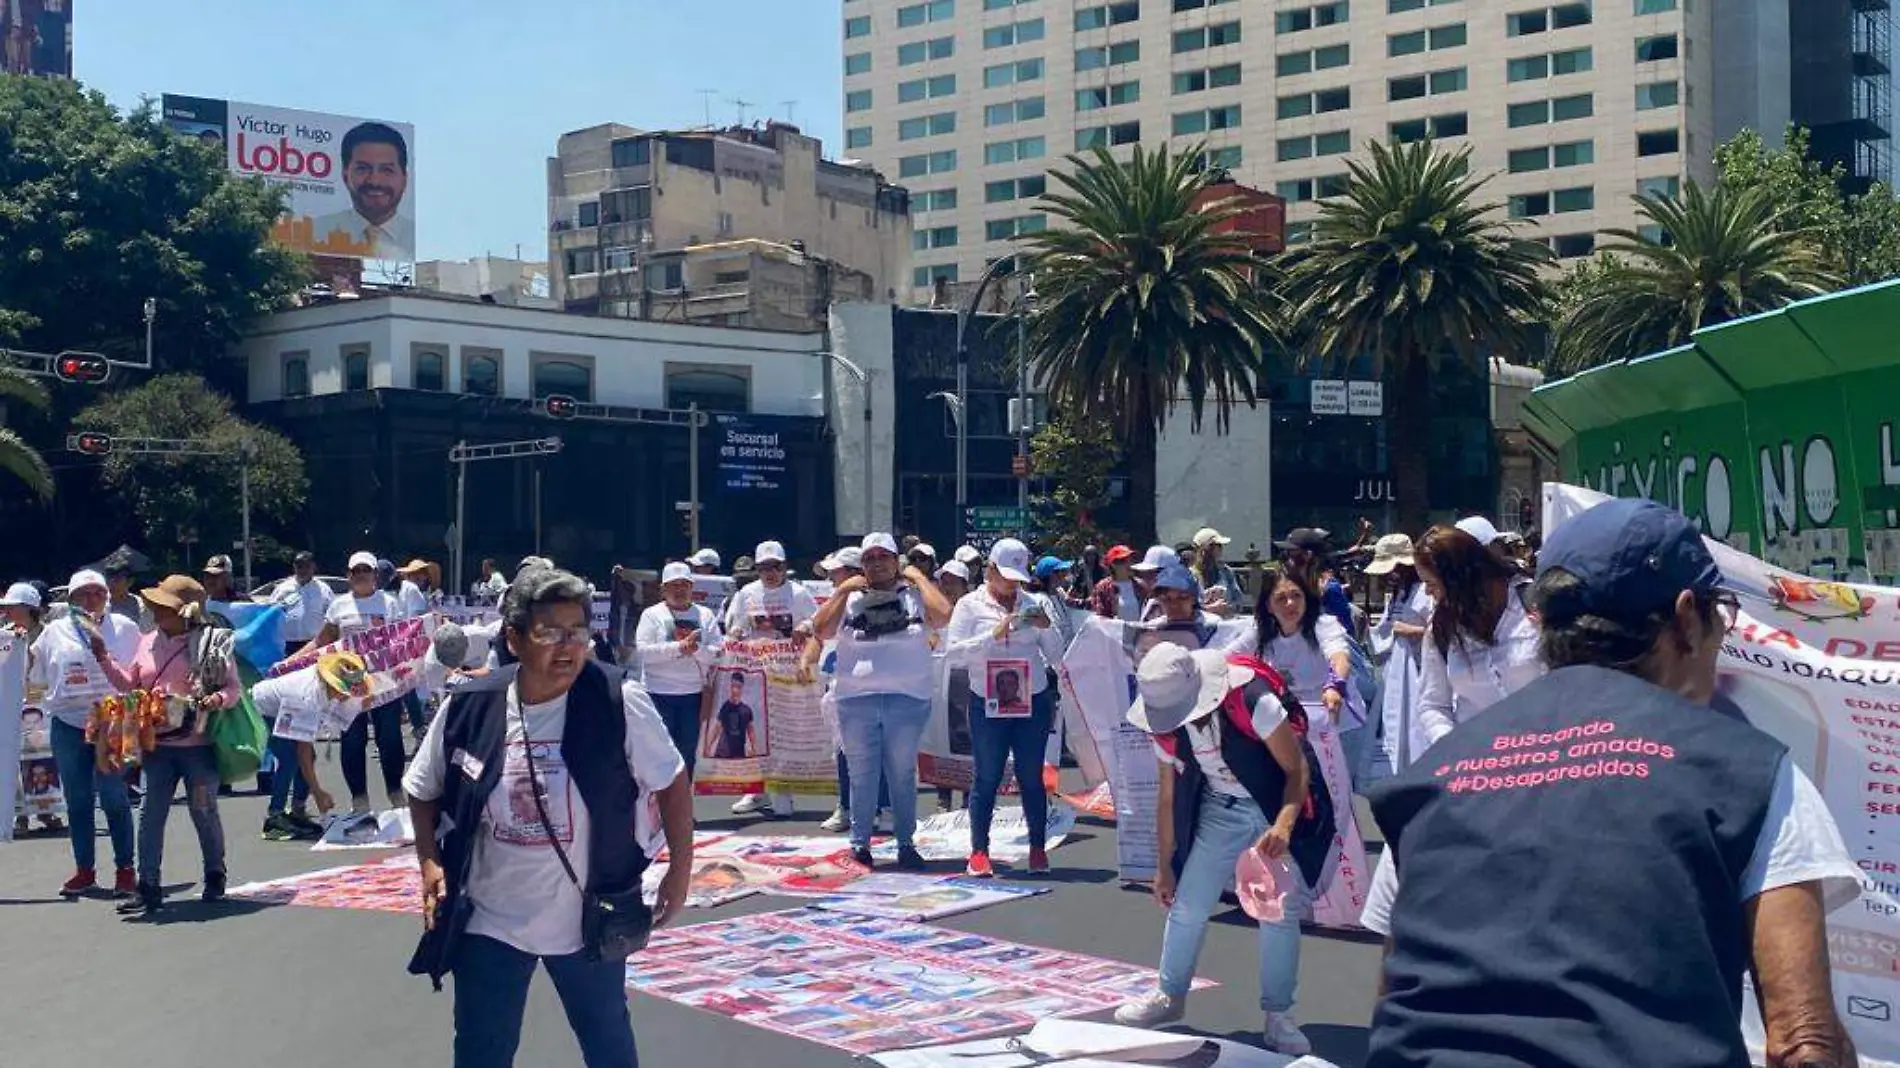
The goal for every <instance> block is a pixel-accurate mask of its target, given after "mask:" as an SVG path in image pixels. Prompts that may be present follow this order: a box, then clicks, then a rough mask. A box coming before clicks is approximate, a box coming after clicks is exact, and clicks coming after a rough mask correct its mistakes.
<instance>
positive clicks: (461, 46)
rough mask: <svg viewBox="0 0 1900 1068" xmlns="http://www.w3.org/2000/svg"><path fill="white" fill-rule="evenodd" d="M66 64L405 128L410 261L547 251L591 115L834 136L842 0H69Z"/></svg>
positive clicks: (94, 78) (112, 80)
mask: <svg viewBox="0 0 1900 1068" xmlns="http://www.w3.org/2000/svg"><path fill="white" fill-rule="evenodd" d="M74 10H75V19H76V26H75V31H74V45H73V65H74V67H75V73H76V74H77V76H78V77H79V79H80V80H81V81H82V82H84V83H85V84H86V85H87V86H88V87H90V88H93V89H96V90H98V91H100V92H103V93H104V94H105V95H106V96H107V98H108V99H110V100H111V101H112V102H113V103H114V104H117V105H119V106H121V107H132V106H135V105H136V104H137V103H138V101H139V99H140V97H142V96H151V97H153V98H156V97H158V96H159V95H161V94H163V93H166V92H172V93H184V94H187V95H192V96H208V97H223V98H225V99H228V100H237V101H242V102H245V103H251V104H269V105H275V106H279V107H291V108H302V109H305V110H309V111H322V112H329V113H332V114H338V115H347V116H361V117H364V118H379V119H390V120H395V121H399V122H408V123H412V124H413V125H414V126H415V128H416V146H415V156H414V168H413V170H414V179H413V186H412V189H413V191H414V195H415V197H416V210H417V224H416V230H417V233H416V237H417V244H418V246H419V247H418V258H420V259H465V258H467V257H470V256H479V255H481V254H483V253H484V252H488V253H493V254H495V255H506V256H512V255H514V254H515V246H516V244H517V243H518V244H519V245H520V246H521V252H522V254H523V255H524V256H525V257H526V258H528V259H540V258H541V257H543V256H545V255H546V254H547V236H546V201H547V178H546V174H547V162H546V161H547V157H548V156H549V155H550V154H551V153H552V152H553V151H554V142H555V139H556V138H557V137H559V136H560V135H561V134H562V133H563V132H565V131H568V130H573V129H578V128H580V127H583V126H591V125H594V124H595V123H601V122H621V123H625V124H627V125H630V126H639V127H646V128H650V129H663V128H669V127H682V126H697V125H700V124H702V123H704V121H705V118H706V104H705V97H704V96H702V95H701V94H700V93H698V92H696V91H695V90H699V89H716V90H718V92H717V94H715V95H714V97H713V103H712V109H713V119H714V121H715V122H731V121H732V120H733V119H734V118H735V115H736V109H735V106H734V105H733V104H731V103H729V102H728V101H729V99H731V98H739V99H744V100H748V101H753V102H754V103H753V104H752V106H751V107H750V108H749V109H748V110H747V118H748V121H749V120H750V119H752V118H758V117H764V116H770V117H776V118H781V119H782V118H784V117H785V115H786V107H785V105H784V103H782V102H783V101H787V100H796V101H798V105H797V109H796V118H797V121H798V124H799V125H800V126H802V127H803V128H804V129H805V130H806V131H807V132H809V133H812V134H815V135H816V136H818V137H820V138H822V139H823V140H824V142H825V147H826V150H827V151H828V152H833V153H835V152H836V151H837V150H838V149H839V148H840V147H841V145H840V134H839V125H840V123H839V118H840V114H839V110H840V102H839V93H840V90H839V69H840V65H841V64H842V62H843V60H842V58H841V52H842V49H841V47H840V40H839V29H838V26H839V23H838V8H837V0H541V2H539V3H520V2H512V0H461V2H450V0H330V2H328V3H322V4H292V3H286V2H284V0H76V2H75V8H74Z"/></svg>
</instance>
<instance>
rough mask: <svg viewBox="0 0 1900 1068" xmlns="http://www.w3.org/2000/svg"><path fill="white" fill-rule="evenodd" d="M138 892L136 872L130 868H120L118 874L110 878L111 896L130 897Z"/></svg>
mask: <svg viewBox="0 0 1900 1068" xmlns="http://www.w3.org/2000/svg"><path fill="white" fill-rule="evenodd" d="M138 892H139V876H138V873H137V872H135V871H133V870H132V869H131V868H120V869H119V874H118V875H117V876H115V877H114V878H113V880H112V896H113V897H131V896H132V895H133V894H136V893H138Z"/></svg>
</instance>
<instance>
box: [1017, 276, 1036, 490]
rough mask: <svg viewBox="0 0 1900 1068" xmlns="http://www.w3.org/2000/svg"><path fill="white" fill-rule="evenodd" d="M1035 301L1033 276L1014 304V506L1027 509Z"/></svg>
mask: <svg viewBox="0 0 1900 1068" xmlns="http://www.w3.org/2000/svg"><path fill="white" fill-rule="evenodd" d="M1035 303H1036V278H1035V276H1034V275H1031V276H1030V277H1029V286H1028V289H1027V290H1025V291H1024V293H1023V295H1022V298H1021V299H1020V300H1019V301H1018V302H1017V305H1016V455H1017V456H1019V457H1021V459H1020V460H1019V461H1018V462H1019V463H1020V464H1022V468H1021V470H1022V474H1021V475H1020V476H1018V477H1017V479H1016V507H1017V508H1018V509H1021V510H1022V511H1024V512H1027V511H1028V510H1029V311H1030V309H1031V308H1033V307H1034V306H1035Z"/></svg>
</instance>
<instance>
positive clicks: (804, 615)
mask: <svg viewBox="0 0 1900 1068" xmlns="http://www.w3.org/2000/svg"><path fill="white" fill-rule="evenodd" d="M817 614H818V600H817V598H815V597H813V596H812V595H811V591H810V590H808V589H806V588H805V587H804V585H803V584H801V583H798V582H794V581H792V580H791V579H786V580H785V581H784V582H782V583H780V584H779V585H777V586H774V587H769V588H768V587H767V586H766V585H765V583H764V582H763V581H760V580H754V581H752V582H748V583H746V584H745V588H743V589H741V590H740V591H739V592H738V593H737V594H734V595H733V598H732V603H731V604H728V605H727V606H726V619H725V632H726V634H727V636H728V637H733V638H742V637H746V636H748V635H750V634H751V633H752V632H753V631H754V630H769V629H771V628H770V623H771V622H773V621H774V620H776V621H778V622H783V621H784V620H786V619H790V620H791V625H792V626H793V627H800V626H803V625H805V624H807V623H810V622H811V617H813V616H815V615H817Z"/></svg>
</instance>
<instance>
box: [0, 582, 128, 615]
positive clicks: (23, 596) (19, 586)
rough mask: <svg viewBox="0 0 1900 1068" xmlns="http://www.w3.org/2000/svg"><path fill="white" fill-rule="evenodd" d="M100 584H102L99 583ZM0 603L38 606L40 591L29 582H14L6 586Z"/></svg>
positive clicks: (30, 606)
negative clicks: (5, 591) (4, 594)
mask: <svg viewBox="0 0 1900 1068" xmlns="http://www.w3.org/2000/svg"><path fill="white" fill-rule="evenodd" d="M73 577H74V578H77V577H78V576H77V575H75V576H73ZM101 585H104V584H103V583H101ZM0 605H4V606H19V607H23V608H38V607H39V606H40V591H38V590H36V589H34V588H33V584H32V583H31V582H16V583H14V584H13V585H11V586H8V587H7V595H6V596H5V597H0Z"/></svg>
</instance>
